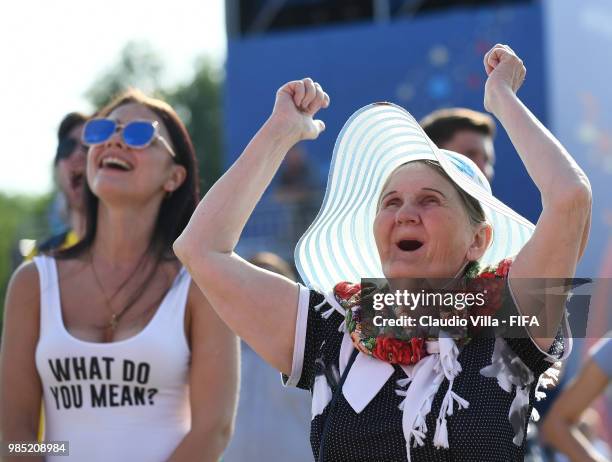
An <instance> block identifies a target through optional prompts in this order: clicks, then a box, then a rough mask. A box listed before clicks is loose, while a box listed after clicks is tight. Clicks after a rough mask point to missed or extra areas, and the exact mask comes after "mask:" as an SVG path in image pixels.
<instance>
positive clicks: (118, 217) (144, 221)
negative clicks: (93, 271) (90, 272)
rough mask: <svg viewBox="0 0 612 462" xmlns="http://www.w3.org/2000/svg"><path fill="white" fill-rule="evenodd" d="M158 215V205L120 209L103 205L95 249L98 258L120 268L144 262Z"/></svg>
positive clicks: (99, 216)
mask: <svg viewBox="0 0 612 462" xmlns="http://www.w3.org/2000/svg"><path fill="white" fill-rule="evenodd" d="M158 212H159V204H157V203H152V204H146V205H145V206H142V205H139V206H138V207H130V206H125V207H121V208H118V207H116V206H112V207H109V206H107V205H105V204H103V203H102V202H100V203H99V206H98V220H97V229H96V236H95V238H94V242H93V245H92V252H93V253H94V254H96V255H97V257H96V258H100V259H103V260H107V262H108V263H109V264H113V265H117V266H122V265H126V264H127V265H130V264H132V263H133V262H135V261H138V260H140V259H141V258H142V256H143V255H144V253H145V252H146V251H147V249H148V248H149V246H150V243H151V238H152V236H153V231H154V228H155V224H156V221H157V215H158Z"/></svg>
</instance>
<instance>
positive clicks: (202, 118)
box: [166, 59, 223, 192]
mask: <svg viewBox="0 0 612 462" xmlns="http://www.w3.org/2000/svg"><path fill="white" fill-rule="evenodd" d="M166 97H167V100H168V102H169V103H170V104H172V105H173V106H174V107H175V108H176V110H177V111H178V113H179V115H180V116H181V118H182V119H183V121H184V122H185V124H186V125H187V129H188V130H189V134H190V135H191V139H192V140H193V144H194V147H195V150H196V154H197V156H198V167H199V170H200V182H201V190H202V192H206V191H207V190H208V189H209V188H210V187H211V186H212V185H213V184H214V182H215V181H217V179H218V178H219V176H220V175H221V167H222V165H221V163H222V153H223V131H222V123H221V121H222V120H223V117H222V109H221V105H222V75H221V72H220V71H218V70H216V69H215V68H214V66H212V65H211V63H210V62H209V61H207V60H206V59H200V60H198V62H197V63H196V73H195V75H194V77H193V79H192V80H191V82H189V83H187V84H183V85H179V86H178V87H176V88H175V89H174V90H171V91H170V92H168V93H167V96H166Z"/></svg>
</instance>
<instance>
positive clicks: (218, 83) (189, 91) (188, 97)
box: [86, 42, 223, 192]
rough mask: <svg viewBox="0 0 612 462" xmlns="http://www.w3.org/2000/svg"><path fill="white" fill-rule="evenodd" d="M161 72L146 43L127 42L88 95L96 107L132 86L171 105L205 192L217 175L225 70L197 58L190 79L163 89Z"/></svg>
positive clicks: (220, 144) (219, 172)
mask: <svg viewBox="0 0 612 462" xmlns="http://www.w3.org/2000/svg"><path fill="white" fill-rule="evenodd" d="M162 71H163V64H162V62H161V60H160V59H159V57H158V56H157V54H156V52H155V51H154V50H153V49H152V48H151V47H150V45H148V44H147V43H146V42H130V43H128V44H127V45H126V47H125V48H124V49H123V51H122V52H121V55H120V57H119V60H118V61H117V63H115V64H114V65H113V66H111V67H110V69H109V70H108V71H107V72H106V73H105V74H104V75H103V76H102V77H100V78H98V79H96V80H95V81H94V83H93V84H92V86H91V87H90V89H89V90H88V91H87V93H86V97H87V99H88V100H89V101H90V102H91V103H92V104H93V105H94V106H95V107H96V108H100V107H102V106H104V105H105V104H106V103H107V102H109V101H110V100H111V99H112V98H113V97H114V96H115V95H117V94H118V93H120V92H122V91H124V90H126V89H127V88H128V87H136V88H139V89H140V90H142V91H144V92H145V93H147V94H149V95H152V96H157V97H160V98H162V99H164V100H166V101H168V102H169V103H170V104H172V106H174V107H175V109H176V110H177V112H178V113H179V115H180V117H181V119H182V120H183V122H185V125H186V126H187V130H188V131H189V134H190V135H191V138H192V141H193V144H194V147H195V150H196V154H197V156H198V167H199V170H200V185H201V190H202V192H205V191H207V190H208V188H210V187H211V186H212V184H213V183H214V182H215V181H216V180H217V178H218V177H219V176H220V174H221V164H222V155H223V154H222V152H223V148H222V138H223V133H222V128H221V127H222V124H221V121H222V113H221V104H222V84H223V74H222V72H221V71H219V70H218V69H217V68H216V67H215V66H214V65H213V64H212V63H210V61H208V60H207V59H204V58H200V59H199V60H197V61H196V63H195V74H194V76H193V78H192V79H191V80H190V81H188V82H186V83H183V84H179V85H177V86H176V87H173V88H166V89H164V88H162V87H161V86H160V76H161V74H162Z"/></svg>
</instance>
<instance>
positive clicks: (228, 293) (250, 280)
mask: <svg viewBox="0 0 612 462" xmlns="http://www.w3.org/2000/svg"><path fill="white" fill-rule="evenodd" d="M328 105H329V97H328V96H327V94H326V93H325V92H324V91H323V90H322V88H321V86H320V85H319V84H318V83H315V82H313V81H312V80H311V79H309V78H307V79H303V80H296V81H292V82H289V83H287V84H285V85H283V86H282V87H281V88H280V89H279V90H278V92H277V94H276V102H275V104H274V110H273V111H272V115H271V116H270V118H269V119H268V120H267V121H266V122H265V123H264V125H263V126H262V127H261V129H260V130H259V131H258V132H257V134H256V135H255V136H254V137H253V139H252V140H251V142H250V143H249V145H248V146H247V147H246V149H245V150H244V152H243V153H242V155H241V156H240V157H239V158H238V160H237V161H236V162H235V163H234V165H232V167H231V168H230V169H229V170H228V171H227V172H226V173H225V174H224V175H223V176H222V177H221V178H220V179H219V181H217V182H216V183H215V185H214V186H213V187H212V188H211V189H210V191H209V192H208V193H207V194H206V196H205V197H204V199H202V201H201V202H200V204H199V205H198V207H197V209H196V211H195V213H194V214H193V216H192V218H191V220H190V222H189V224H188V225H187V227H186V228H185V231H184V232H183V234H182V235H181V236H180V237H179V238H178V239H177V241H176V242H175V243H174V251H175V252H176V255H177V256H178V257H179V259H180V260H181V261H182V262H183V264H184V265H185V266H186V267H187V269H188V270H189V272H190V273H191V275H192V277H193V279H194V280H195V282H196V283H197V284H198V286H199V287H200V289H201V290H202V291H203V292H204V294H205V295H206V297H207V298H208V300H209V301H210V303H211V305H212V306H213V308H214V309H215V311H216V312H217V313H218V315H219V317H220V318H221V319H222V320H223V321H224V322H225V323H226V324H227V325H228V326H229V327H230V328H231V329H232V330H233V331H234V332H235V333H236V334H238V335H239V336H240V337H242V338H243V339H244V340H245V341H246V342H247V343H249V344H250V345H251V347H253V349H254V350H255V351H257V353H259V355H261V356H262V357H263V358H264V359H265V360H266V361H267V362H268V363H270V364H271V365H272V366H274V367H276V368H277V369H279V370H280V371H281V372H284V373H286V374H289V373H290V372H291V363H292V355H293V342H294V334H295V321H296V313H297V302H298V286H297V285H296V284H295V283H294V282H292V281H290V280H288V279H286V278H284V277H282V276H279V275H275V274H273V273H271V272H269V271H265V270H262V269H259V268H257V267H255V266H254V265H251V264H250V263H248V262H246V261H245V260H243V259H242V258H240V257H239V256H238V255H236V254H235V253H234V248H235V247H236V244H237V243H238V239H239V238H240V234H241V233H242V230H243V228H244V226H245V224H246V222H247V220H248V218H249V216H250V215H251V213H252V212H253V209H254V208H255V206H256V204H257V202H258V201H259V199H260V198H261V196H262V194H263V193H264V191H265V189H266V188H267V187H268V185H269V184H270V181H271V180H272V177H273V176H274V174H275V173H276V171H277V170H278V168H279V166H280V164H281V162H282V160H283V158H284V156H285V154H286V153H287V151H288V150H289V149H290V148H291V147H292V146H293V145H294V144H295V143H297V142H298V141H301V140H304V139H315V138H317V137H318V136H319V133H321V132H322V131H323V130H324V129H325V125H324V124H323V122H322V121H320V120H314V119H313V116H314V115H315V114H316V113H317V112H318V111H319V109H321V108H325V107H327V106H328Z"/></svg>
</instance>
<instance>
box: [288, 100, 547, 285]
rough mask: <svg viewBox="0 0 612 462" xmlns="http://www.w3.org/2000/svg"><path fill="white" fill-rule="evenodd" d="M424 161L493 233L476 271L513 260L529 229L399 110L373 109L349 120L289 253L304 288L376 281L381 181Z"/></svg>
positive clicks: (461, 160) (464, 161)
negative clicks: (318, 197) (469, 200)
mask: <svg viewBox="0 0 612 462" xmlns="http://www.w3.org/2000/svg"><path fill="white" fill-rule="evenodd" d="M421 159H429V160H435V161H438V162H439V163H440V165H441V166H442V168H443V169H444V170H445V171H446V173H447V174H448V175H449V176H450V178H452V180H453V181H454V182H455V183H456V184H457V185H458V186H459V187H460V188H462V189H463V190H464V191H465V192H467V193H468V194H470V195H471V196H473V197H474V198H475V199H477V200H478V201H479V202H480V204H481V206H482V208H483V210H484V212H485V215H486V217H487V221H488V222H489V223H490V224H491V225H492V227H493V241H492V243H491V245H490V247H489V248H488V249H487V251H486V252H485V254H484V255H483V257H482V258H481V259H480V263H481V264H482V265H485V266H486V265H489V264H496V263H498V262H499V261H501V260H502V259H504V258H507V257H510V256H513V255H516V254H517V253H518V251H519V250H520V249H521V248H522V247H523V245H525V243H526V242H527V240H528V239H529V238H530V237H531V235H532V233H533V230H534V228H535V226H534V225H533V224H532V223H531V222H530V221H529V220H527V219H525V218H523V217H522V216H521V215H519V214H518V213H516V212H515V211H514V210H512V209H511V208H510V207H508V206H507V205H505V204H504V203H503V202H501V201H499V200H498V199H496V198H495V197H494V196H493V195H492V193H491V186H490V185H489V183H488V181H487V180H486V178H485V177H484V175H483V174H482V172H481V171H480V170H479V169H478V167H477V166H476V165H475V164H474V163H473V162H472V161H471V160H470V159H468V158H467V157H465V156H462V155H460V154H457V153H455V152H451V151H446V150H442V149H438V148H437V147H436V145H435V144H434V143H433V142H432V141H431V140H430V139H429V138H428V137H427V135H426V134H425V132H424V131H423V129H422V128H421V127H420V125H419V124H418V123H417V121H416V120H415V119H414V117H412V115H410V114H409V113H408V112H407V111H406V110H405V109H403V108H401V107H399V106H397V105H395V104H391V103H374V104H370V105H368V106H365V107H363V108H361V109H359V110H358V111H357V112H355V113H354V114H353V115H352V116H351V118H350V119H349V120H348V121H347V122H346V124H345V125H344V127H343V128H342V131H341V132H340V135H339V136H338V139H337V140H336V145H335V147H334V154H333V157H332V160H331V166H330V171H329V178H328V180H327V190H326V192H325V198H324V199H323V205H322V206H321V210H320V211H319V213H318V215H317V217H316V218H315V220H314V222H313V223H312V224H311V225H310V227H309V228H308V230H307V231H306V233H304V235H303V236H302V238H301V239H300V241H299V242H298V244H297V247H296V249H295V263H296V267H297V269H298V271H299V273H300V275H301V277H302V279H303V280H304V282H305V283H306V284H307V285H308V286H310V287H313V288H316V289H318V290H322V291H327V290H330V289H331V288H332V287H333V286H334V285H335V284H337V283H338V282H340V281H353V282H359V280H360V279H361V278H383V277H384V275H383V272H382V267H381V263H380V258H379V256H378V251H377V248H376V243H375V241H374V234H373V231H372V225H373V223H374V217H375V214H376V203H377V200H378V197H379V195H380V192H381V188H382V186H383V184H384V183H385V180H386V179H387V177H388V176H389V175H390V174H391V173H392V172H393V171H394V170H395V169H396V168H397V167H399V166H400V165H402V164H405V163H406V162H411V161H414V160H421Z"/></svg>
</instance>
